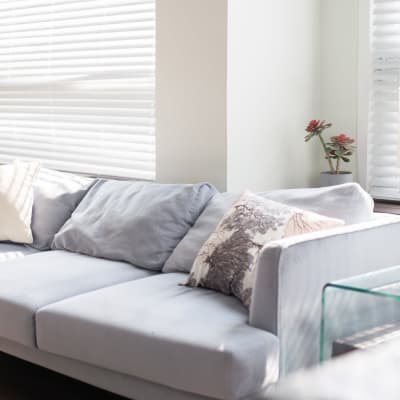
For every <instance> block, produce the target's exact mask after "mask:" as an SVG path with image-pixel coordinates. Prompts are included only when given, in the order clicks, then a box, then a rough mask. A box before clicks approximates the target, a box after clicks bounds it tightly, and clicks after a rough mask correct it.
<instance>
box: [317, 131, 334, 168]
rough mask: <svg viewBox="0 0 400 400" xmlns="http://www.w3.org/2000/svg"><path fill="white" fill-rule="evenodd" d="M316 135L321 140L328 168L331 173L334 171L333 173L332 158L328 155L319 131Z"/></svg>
mask: <svg viewBox="0 0 400 400" xmlns="http://www.w3.org/2000/svg"><path fill="white" fill-rule="evenodd" d="M318 137H319V140H320V141H321V144H322V147H323V149H324V152H325V156H326V158H327V160H328V163H329V168H330V170H331V174H334V173H335V168H333V163H332V159H331V157H330V156H329V150H328V148H327V147H326V144H325V141H324V138H323V137H322V135H321V133H319V134H318Z"/></svg>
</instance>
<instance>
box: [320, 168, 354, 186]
mask: <svg viewBox="0 0 400 400" xmlns="http://www.w3.org/2000/svg"><path fill="white" fill-rule="evenodd" d="M348 182H353V174H352V173H351V172H349V171H341V172H339V173H338V174H332V173H331V172H321V174H320V176H319V185H320V186H334V185H341V184H342V183H348Z"/></svg>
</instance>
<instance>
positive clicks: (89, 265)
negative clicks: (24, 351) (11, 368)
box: [0, 251, 150, 346]
mask: <svg viewBox="0 0 400 400" xmlns="http://www.w3.org/2000/svg"><path fill="white" fill-rule="evenodd" d="M149 275H150V272H149V271H146V270H143V269H139V268H135V267H133V266H132V265H130V264H127V263H121V262H115V261H108V260H101V259H96V258H91V257H87V256H83V255H80V254H73V253H68V252H65V251H45V252H41V253H38V254H32V255H30V256H28V257H25V258H18V259H15V260H11V261H5V262H2V263H1V267H0V321H2V323H1V324H0V337H3V338H6V339H10V340H14V341H16V342H19V343H21V344H24V345H27V346H34V345H35V326H34V324H35V313H36V311H37V310H38V309H39V308H41V307H43V306H45V305H47V304H51V303H54V302H57V301H60V300H63V299H65V298H68V297H71V296H76V295H78V294H81V293H85V292H88V291H91V290H96V289H99V288H103V287H106V286H110V285H113V284H117V283H120V282H124V281H128V280H132V279H139V278H143V277H146V276H149Z"/></svg>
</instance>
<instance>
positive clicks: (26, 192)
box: [0, 161, 40, 243]
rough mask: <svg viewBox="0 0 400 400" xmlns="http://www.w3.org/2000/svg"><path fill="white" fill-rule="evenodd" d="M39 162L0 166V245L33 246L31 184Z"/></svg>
mask: <svg viewBox="0 0 400 400" xmlns="http://www.w3.org/2000/svg"><path fill="white" fill-rule="evenodd" d="M39 169H40V164H39V163H38V162H30V163H24V162H20V161H15V162H14V163H13V164H7V165H2V166H0V241H6V240H7V241H11V242H16V243H32V242H33V238H32V230H31V219H32V206H33V183H34V181H35V179H36V175H37V173H38V172H39Z"/></svg>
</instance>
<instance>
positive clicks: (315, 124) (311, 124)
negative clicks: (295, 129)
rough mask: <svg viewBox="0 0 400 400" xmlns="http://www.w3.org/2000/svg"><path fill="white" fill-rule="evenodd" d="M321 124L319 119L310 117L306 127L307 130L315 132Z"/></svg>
mask: <svg viewBox="0 0 400 400" xmlns="http://www.w3.org/2000/svg"><path fill="white" fill-rule="evenodd" d="M320 125H321V121H320V120H319V119H312V120H311V121H310V122H309V123H308V125H307V128H306V131H307V132H315V131H316V130H317V129H318V127H319V126H320Z"/></svg>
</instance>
